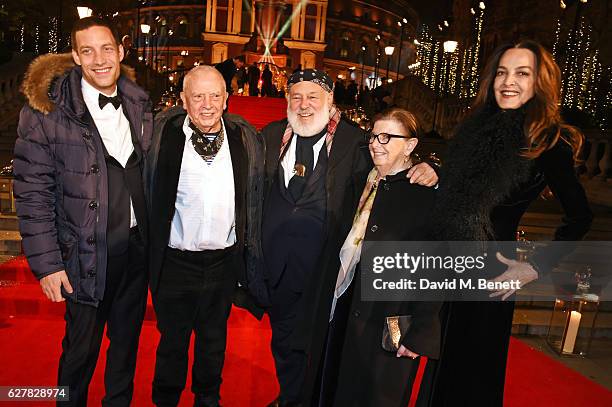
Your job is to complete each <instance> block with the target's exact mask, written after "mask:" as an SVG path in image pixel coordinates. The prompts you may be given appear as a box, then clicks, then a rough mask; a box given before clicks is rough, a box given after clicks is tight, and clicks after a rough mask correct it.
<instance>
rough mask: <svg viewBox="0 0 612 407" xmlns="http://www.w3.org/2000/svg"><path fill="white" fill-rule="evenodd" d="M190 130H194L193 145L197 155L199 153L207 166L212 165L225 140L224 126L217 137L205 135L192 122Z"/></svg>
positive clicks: (190, 122) (209, 134)
mask: <svg viewBox="0 0 612 407" xmlns="http://www.w3.org/2000/svg"><path fill="white" fill-rule="evenodd" d="M189 128H190V129H191V130H193V133H192V134H191V144H192V145H193V148H194V149H195V151H196V153H198V154H199V155H200V157H202V159H203V160H204V161H206V163H207V164H210V163H212V162H213V160H214V159H215V157H216V156H217V153H218V152H219V150H221V146H222V145H223V139H224V138H225V134H224V132H223V124H222V125H221V130H219V133H217V134H216V136H215V135H214V134H213V133H204V132H203V131H202V130H200V129H199V128H198V127H197V126H196V125H195V124H194V123H193V122H192V121H191V120H190V121H189Z"/></svg>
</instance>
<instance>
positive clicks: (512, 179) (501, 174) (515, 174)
mask: <svg viewBox="0 0 612 407" xmlns="http://www.w3.org/2000/svg"><path fill="white" fill-rule="evenodd" d="M524 122H525V109H524V108H521V109H517V110H500V109H499V108H497V107H487V108H485V109H483V111H481V112H480V113H476V114H474V115H473V116H471V117H470V118H468V119H467V120H466V121H465V122H464V123H463V124H462V125H461V126H460V128H459V129H458V131H457V133H456V135H455V137H454V138H453V139H452V141H451V142H450V144H449V146H448V151H447V154H446V159H445V163H444V166H443V168H442V173H441V176H440V188H439V189H438V194H437V199H436V208H435V211H434V217H435V219H434V231H435V235H436V238H438V239H440V240H472V241H473V240H477V241H484V240H490V239H493V236H494V234H493V230H492V226H491V219H490V215H491V211H492V209H493V208H494V207H495V206H496V205H498V204H499V203H501V202H502V201H503V200H504V199H505V198H506V197H507V196H508V195H509V194H510V192H512V190H513V189H514V188H516V187H518V186H519V185H520V184H521V183H522V182H524V181H525V180H526V179H527V178H528V176H529V174H530V171H531V168H532V166H531V165H532V161H531V160H528V159H525V158H523V157H521V156H520V155H519V153H520V151H521V149H522V148H524V147H525V144H526V143H525V140H526V139H525V133H524V129H523V126H524Z"/></svg>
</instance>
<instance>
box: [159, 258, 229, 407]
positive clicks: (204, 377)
mask: <svg viewBox="0 0 612 407" xmlns="http://www.w3.org/2000/svg"><path fill="white" fill-rule="evenodd" d="M234 252H235V251H234V249H233V248H228V249H225V250H209V251H202V252H189V251H180V250H176V249H172V248H167V249H166V255H165V259H164V264H163V266H162V271H161V277H160V282H159V287H158V289H157V291H156V292H155V293H154V294H153V305H154V307H155V312H156V314H157V329H158V330H159V332H160V334H161V338H160V341H159V345H158V347H157V358H156V361H155V377H154V379H153V402H154V403H155V404H156V405H157V406H164V407H166V406H176V405H178V402H179V400H180V397H181V393H182V392H183V389H184V388H185V382H186V380H187V367H188V365H187V364H188V361H189V360H188V351H189V341H190V339H191V334H192V332H195V343H194V362H193V367H192V386H191V391H192V392H193V393H194V394H195V403H194V405H196V406H207V407H208V406H218V405H219V398H220V396H219V389H220V387H221V371H222V370H223V363H224V360H225V345H226V338H227V318H228V317H229V313H230V310H231V305H232V294H233V292H234V288H235V286H236V277H235V271H234V267H235V266H234V265H235V264H236V263H235V262H236V261H237V259H236V255H235V254H234Z"/></svg>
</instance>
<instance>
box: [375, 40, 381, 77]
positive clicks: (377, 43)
mask: <svg viewBox="0 0 612 407" xmlns="http://www.w3.org/2000/svg"><path fill="white" fill-rule="evenodd" d="M375 39H376V64H375V65H374V80H375V81H376V84H377V85H378V66H379V64H380V34H377V35H376V38H375Z"/></svg>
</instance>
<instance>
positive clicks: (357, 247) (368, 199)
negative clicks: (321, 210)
mask: <svg viewBox="0 0 612 407" xmlns="http://www.w3.org/2000/svg"><path fill="white" fill-rule="evenodd" d="M377 186H378V170H377V169H376V167H375V168H372V170H371V171H370V173H369V174H368V180H367V182H366V186H365V188H364V189H363V192H362V193H361V198H359V206H358V207H357V213H356V214H355V218H354V219H353V226H352V227H351V231H350V232H349V234H348V236H347V237H346V240H345V241H344V244H343V245H342V249H340V270H339V271H338V278H337V279H336V289H335V291H334V298H333V301H332V307H331V311H330V314H329V320H330V321H331V320H332V319H333V318H334V311H335V309H336V303H337V302H338V299H339V298H340V297H341V296H342V294H344V293H345V292H346V289H347V288H348V287H349V286H350V285H351V282H352V281H353V277H354V276H355V269H356V268H357V264H358V263H359V261H360V259H361V244H362V243H363V238H364V237H365V233H366V229H367V227H368V220H369V219H370V212H371V211H372V205H373V204H374V198H375V197H376V187H377Z"/></svg>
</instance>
